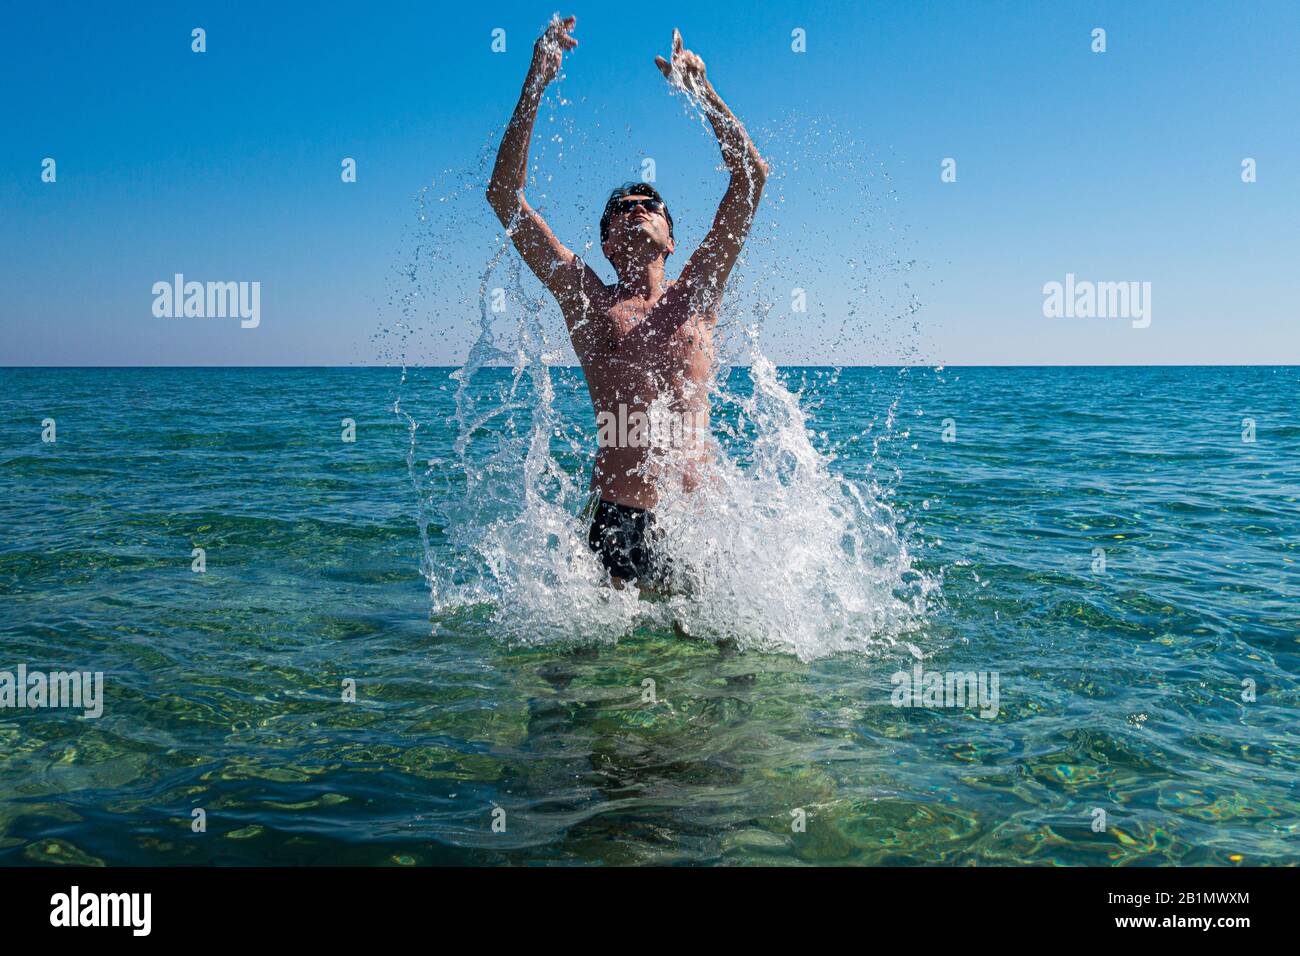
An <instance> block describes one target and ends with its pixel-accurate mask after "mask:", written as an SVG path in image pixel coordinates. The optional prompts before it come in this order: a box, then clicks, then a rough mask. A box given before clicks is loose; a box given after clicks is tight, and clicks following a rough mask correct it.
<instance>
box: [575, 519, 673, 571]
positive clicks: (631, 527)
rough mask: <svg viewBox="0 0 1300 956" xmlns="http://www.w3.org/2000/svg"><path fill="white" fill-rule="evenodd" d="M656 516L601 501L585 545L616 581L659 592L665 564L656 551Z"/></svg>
mask: <svg viewBox="0 0 1300 956" xmlns="http://www.w3.org/2000/svg"><path fill="white" fill-rule="evenodd" d="M654 520H655V516H654V513H653V512H651V511H647V510H646V509H645V508H633V507H632V506H631V505H620V504H615V503H614V502H612V501H606V500H605V499H603V498H602V499H600V501H598V502H597V503H596V510H595V513H594V514H593V515H592V519H591V528H590V530H588V532H587V544H588V545H590V546H591V550H593V551H595V552H596V554H598V555H599V556H600V561H601V563H602V564H603V565H605V568H606V570H608V571H609V573H610V574H611V575H613V576H614V577H616V578H623V579H624V580H627V581H631V580H634V579H635V580H636V581H637V582H638V583H639V584H641V585H647V586H650V587H654V588H662V587H664V586H665V585H666V583H667V578H668V562H667V561H666V560H665V558H664V556H663V553H662V548H660V547H656V545H657V541H656V537H657V536H656V534H655V527H654Z"/></svg>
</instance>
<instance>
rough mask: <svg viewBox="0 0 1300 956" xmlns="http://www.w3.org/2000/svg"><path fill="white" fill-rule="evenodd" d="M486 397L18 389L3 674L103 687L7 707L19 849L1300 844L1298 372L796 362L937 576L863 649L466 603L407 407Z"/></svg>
mask: <svg viewBox="0 0 1300 956" xmlns="http://www.w3.org/2000/svg"><path fill="white" fill-rule="evenodd" d="M448 372H449V370H423V371H421V372H419V373H418V374H414V375H413V376H412V379H411V380H410V381H409V382H408V383H407V384H406V385H405V386H402V387H401V388H400V389H399V386H398V373H397V372H396V371H393V370H121V371H117V370H35V369H33V370H4V371H0V383H3V389H2V390H0V396H2V397H0V403H2V409H3V416H2V424H0V436H2V444H0V521H2V522H3V524H2V525H0V526H2V527H3V528H4V533H3V536H0V602H2V603H0V607H2V608H3V611H2V612H0V613H2V615H3V616H2V618H0V643H2V647H3V659H2V660H0V669H13V668H15V667H16V666H17V664H19V663H26V664H27V665H28V666H29V668H32V669H44V670H58V669H80V670H87V669H88V670H102V671H103V672H104V674H105V683H106V702H105V711H104V715H103V716H102V717H101V718H99V719H98V720H80V719H77V718H76V717H75V716H73V715H72V714H69V713H66V712H61V711H53V710H44V711H26V712H22V713H18V714H15V713H14V712H13V711H7V712H3V711H0V742H2V744H3V745H2V746H0V862H4V863H10V864H14V863H24V862H89V863H93V862H104V863H109V864H123V863H134V864H148V863H376V864H411V863H417V864H418V863H485V864H487V863H548V862H550V863H556V862H561V863H562V862H568V863H636V862H657V863H680V862H689V863H755V862H758V863H774V864H787V863H790V864H799V863H834V864H841V863H858V864H872V863H886V864H920V863H945V864H970V863H1021V862H1026V863H1037V864H1121V863H1144V864H1158V863H1185V864H1186V863H1193V864H1195V863H1209V864H1214V863H1224V864H1231V863H1238V862H1240V863H1245V864H1258V863H1266V864H1284V863H1294V862H1295V861H1296V859H1297V851H1296V839H1297V836H1298V835H1300V834H1297V829H1298V828H1300V797H1298V796H1297V793H1296V776H1297V769H1298V764H1300V734H1298V733H1297V729H1296V728H1297V721H1296V715H1297V710H1296V707H1297V702H1298V697H1300V695H1298V694H1297V680H1296V673H1297V651H1298V650H1300V644H1298V643H1297V641H1298V640H1300V575H1298V574H1297V565H1296V561H1297V557H1298V551H1300V500H1298V499H1300V454H1298V452H1300V413H1298V412H1297V409H1298V408H1300V402H1297V399H1298V398H1300V371H1298V370H1296V369H1291V368H1287V369H1268V368H1260V369H1023V370H1020V369H1004V370H998V369H947V370H944V371H940V372H935V371H932V370H926V369H914V370H911V371H908V372H899V371H898V370H894V369H850V370H845V371H844V372H843V373H842V374H841V375H840V376H839V377H838V378H837V379H834V380H832V379H830V378H829V377H827V376H826V375H823V376H822V378H821V379H817V378H816V375H815V373H814V372H813V371H807V372H805V371H794V372H791V371H789V370H786V372H785V375H786V376H787V378H790V379H791V381H792V382H793V384H796V385H797V384H798V383H799V382H800V381H804V380H807V381H811V382H813V383H814V384H813V385H811V386H810V388H809V391H808V393H807V400H806V401H805V403H804V404H805V408H806V409H807V410H808V412H809V414H810V416H811V420H810V422H809V424H810V426H811V427H812V428H813V429H814V430H815V431H816V432H818V433H821V432H823V431H824V432H825V433H826V434H825V437H824V438H823V437H820V434H819V437H817V438H816V440H815V443H816V444H817V445H818V447H819V448H821V449H823V450H826V451H833V452H834V453H835V455H836V458H835V460H834V461H833V462H832V463H831V465H830V468H831V469H832V470H833V471H834V472H835V473H837V474H840V475H845V476H849V477H851V478H852V479H853V480H855V481H861V482H863V483H864V484H866V483H875V484H877V485H878V486H879V491H880V494H881V495H882V496H883V497H884V498H885V499H887V500H888V502H889V507H890V508H891V509H892V511H893V513H894V514H895V515H896V516H897V520H898V535H899V541H898V543H899V545H900V546H906V547H907V548H908V549H909V555H910V557H909V561H910V563H911V564H912V565H913V566H914V568H915V569H916V571H917V573H919V574H922V575H925V576H927V578H931V579H933V580H934V581H936V582H937V584H936V587H935V588H934V590H933V591H932V592H931V593H930V594H929V595H928V596H927V598H926V600H925V602H924V604H925V608H924V613H922V614H918V615H916V616H915V617H913V618H908V619H906V620H903V621H902V622H901V623H900V626H899V628H898V630H897V633H895V634H893V635H892V637H893V638H895V639H893V640H889V641H884V640H882V641H863V642H862V646H861V648H859V649H856V650H844V649H839V648H836V647H830V648H827V652H826V653H816V652H814V653H796V651H800V652H803V651H807V650H808V647H807V646H806V645H801V646H800V647H798V648H793V649H791V650H789V651H781V650H779V649H756V648H743V649H738V648H735V647H731V646H729V645H727V646H721V647H720V646H718V645H716V644H714V643H710V642H708V641H684V640H680V639H677V638H674V637H673V636H672V633H671V631H670V630H669V629H667V628H664V627H658V626H655V625H654V623H653V621H648V622H647V621H643V622H641V623H639V624H638V625H637V626H636V628H635V630H634V631H633V633H631V634H630V635H625V636H621V637H619V639H618V640H617V643H612V642H611V641H610V640H609V637H610V635H609V634H606V633H602V634H599V635H593V637H596V638H599V640H593V641H590V642H586V643H585V644H577V645H575V644H574V643H573V642H571V641H562V640H544V641H532V642H530V641H528V640H527V639H526V638H527V633H526V622H527V617H526V616H525V617H524V618H523V619H522V621H523V622H524V625H525V626H524V629H523V630H521V629H520V628H521V624H520V619H513V620H512V621H510V622H509V624H510V627H509V628H503V625H502V624H501V623H500V612H501V608H499V607H495V606H494V605H493V603H492V601H491V600H490V597H491V593H490V591H489V592H487V599H485V600H481V601H477V602H475V601H458V602H448V601H445V600H441V599H440V600H438V601H437V602H436V603H435V602H431V589H430V582H429V581H427V580H426V579H425V577H424V576H422V574H421V564H422V561H423V562H425V563H426V565H428V566H429V570H430V573H431V578H432V580H433V581H434V582H436V583H441V584H442V585H443V586H444V587H443V597H445V593H446V590H447V588H448V587H450V586H451V585H452V584H454V583H456V582H457V581H458V580H460V581H461V583H464V580H465V579H467V578H468V577H469V576H470V574H469V570H467V569H468V568H469V566H468V565H464V564H463V563H458V561H457V559H456V558H455V555H454V552H455V551H456V547H457V546H456V543H455V542H452V541H451V540H449V538H450V536H451V535H454V534H455V533H456V529H455V528H450V529H449V528H448V527H446V526H444V525H443V524H441V523H440V515H441V514H442V512H444V511H448V510H450V511H454V510H455V507H454V506H455V505H456V503H457V502H461V501H463V500H464V497H463V496H464V495H465V488H464V486H463V484H458V481H459V480H460V479H458V478H457V477H456V475H454V474H449V475H448V476H446V477H445V480H444V482H443V484H441V485H440V484H438V483H437V482H434V483H433V484H431V485H429V486H427V487H426V488H425V493H426V498H425V501H424V506H425V516H426V518H428V519H429V522H430V523H429V525H428V528H427V533H428V547H427V550H426V548H425V546H424V545H422V543H421V540H420V534H419V530H418V524H417V504H418V503H419V502H420V501H421V499H420V497H419V496H417V493H416V491H415V489H414V488H413V487H412V472H410V471H408V468H407V460H406V459H407V454H408V452H409V451H410V441H409V434H408V430H407V427H406V424H405V423H404V422H403V420H402V419H401V418H399V417H398V416H397V415H395V414H393V410H392V408H393V402H394V399H395V398H396V397H397V396H398V395H399V393H400V395H401V396H402V401H403V404H404V406H406V407H418V408H419V409H420V413H421V414H420V421H421V428H420V430H419V435H420V444H419V448H418V451H419V455H420V457H421V462H423V460H424V458H425V457H426V456H427V457H438V456H439V455H442V456H454V455H455V449H454V447H453V446H454V442H455V439H456V438H457V436H458V429H457V427H456V426H455V425H454V424H449V423H447V421H448V419H450V418H451V417H452V415H453V413H454V410H455V409H454V397H455V390H454V389H455V383H453V382H450V381H449V380H448V379H447V377H446V376H447V374H448ZM493 374H495V373H493ZM507 374H508V373H506V372H501V373H500V375H501V378H502V379H504V377H505V376H506V375H507ZM732 374H733V377H735V376H743V375H744V374H745V373H744V371H743V370H737V371H734V372H733V373H732ZM737 388H738V389H741V390H743V382H741V383H740V384H738V385H737ZM582 400H585V399H583V398H582V396H581V395H580V393H578V392H576V391H574V390H572V389H560V390H558V394H557V399H556V401H557V403H559V404H561V405H564V406H565V407H566V409H567V411H568V413H569V414H570V415H571V416H572V417H574V418H577V417H580V416H581V414H582V411H583V410H582V407H581V401H582ZM894 403H897V404H896V418H897V424H896V425H895V426H893V427H891V428H883V427H873V430H872V431H871V432H869V433H867V437H865V438H858V437H855V436H859V435H862V434H863V432H864V430H865V429H866V428H867V426H868V425H872V424H873V423H876V424H878V423H880V422H881V419H882V417H883V416H885V414H886V409H887V408H889V407H891V406H894ZM570 406H571V407H570ZM918 412H921V413H923V414H918ZM47 416H49V417H53V418H55V419H56V421H57V428H58V442H57V443H56V444H54V445H45V444H42V443H41V441H40V423H41V420H42V419H43V418H45V417H47ZM345 417H351V418H354V419H355V420H356V422H357V442H356V443H355V444H345V443H343V442H342V441H340V432H341V427H340V420H341V419H343V418H345ZM1246 417H1251V418H1254V419H1255V420H1256V422H1257V441H1256V442H1255V443H1253V444H1244V443H1242V441H1241V429H1242V425H1241V421H1242V419H1243V418H1246ZM945 418H952V419H953V420H954V421H955V423H956V427H957V441H956V442H953V443H945V442H943V441H941V437H940V436H941V431H942V428H943V425H942V422H943V419H945ZM440 423H441V424H440ZM491 427H495V426H491ZM501 427H505V425H504V424H503V425H502V426H501ZM882 435H883V436H884V437H883V438H882V440H880V441H879V442H877V441H876V440H875V439H876V438H880V437H881V436H882ZM740 444H741V445H742V446H743V442H741V443H740ZM471 447H475V446H473V445H471ZM742 453H743V448H739V449H738V450H737V454H738V455H740V454H742ZM556 461H558V462H559V463H560V464H561V465H562V467H563V468H564V469H566V470H567V471H568V472H569V473H571V474H572V476H573V478H574V481H575V482H577V483H578V485H579V486H580V485H582V484H584V483H585V476H584V475H583V473H582V469H583V468H584V467H588V466H589V463H587V462H585V461H584V459H583V457H582V456H581V455H580V454H576V453H572V452H566V451H565V446H564V443H563V442H559V443H558V447H557V449H556ZM422 467H423V466H422V464H421V465H417V467H416V468H415V469H414V472H415V473H416V474H417V475H418V474H419V473H420V472H421V470H422ZM442 505H449V506H451V507H449V508H443V507H442ZM462 530H463V529H462ZM196 546H201V547H204V548H205V549H206V550H207V573H206V574H202V575H199V574H194V573H192V572H191V571H190V561H191V557H190V552H191V549H192V548H193V547H196ZM1098 547H1100V548H1104V549H1105V552H1106V561H1107V567H1106V573H1105V574H1104V575H1100V574H1097V573H1095V572H1094V571H1093V562H1094V560H1095V556H1094V551H1093V549H1094V548H1098ZM457 575H460V578H458V577H457ZM431 606H432V610H431ZM823 612H824V609H823V608H817V607H811V606H810V607H809V617H810V619H811V621H812V623H813V625H814V627H813V630H814V631H815V624H816V621H817V619H818V618H817V615H818V614H820V613H823ZM891 620H897V619H895V618H891ZM503 633H508V636H509V640H503V639H502V637H503ZM869 636H870V635H867V637H869ZM814 650H815V649H814ZM913 650H915V651H916V652H917V653H920V654H921V655H923V657H924V661H923V663H924V666H925V667H926V668H927V669H931V670H939V671H950V670H960V671H967V670H974V671H995V672H997V673H998V674H999V676H1000V710H999V713H998V716H997V717H996V718H995V719H993V720H985V719H981V718H980V717H979V716H978V714H977V713H976V711H974V710H971V709H943V708H920V709H901V708H896V707H894V706H891V704H890V695H891V691H892V689H893V686H892V684H891V680H890V677H891V675H892V674H893V673H894V672H896V671H898V670H900V669H910V667H911V666H912V663H913ZM345 678H352V679H355V680H356V682H357V689H358V698H359V700H358V703H356V704H344V703H342V702H341V701H340V683H341V681H343V680H344V679H345ZM647 678H649V679H652V680H653V681H654V682H655V691H656V696H657V702H656V703H654V704H646V703H643V693H644V691H643V681H645V680H646V679H647ZM1246 678H1250V679H1253V680H1254V681H1256V683H1257V686H1258V699H1257V701H1255V702H1253V703H1244V702H1243V701H1242V700H1241V690H1242V681H1243V679H1246ZM494 806H496V807H500V808H502V809H504V810H505V812H506V832H505V833H494V832H492V829H491V823H492V811H493V808H494ZM196 807H202V808H204V810H205V811H206V813H207V819H208V832H207V833H206V834H194V833H192V832H191V831H190V814H191V811H192V810H193V809H194V808H196ZM795 808H802V809H804V810H805V811H806V812H807V815H808V824H807V832H806V833H798V834H796V833H792V832H791V826H790V824H791V815H790V814H791V810H792V809H795ZM1097 808H1100V809H1104V810H1105V811H1106V814H1107V816H1108V829H1107V831H1106V832H1104V833H1095V832H1093V830H1092V829H1091V824H1092V822H1093V819H1094V817H1093V810H1094V809H1097Z"/></svg>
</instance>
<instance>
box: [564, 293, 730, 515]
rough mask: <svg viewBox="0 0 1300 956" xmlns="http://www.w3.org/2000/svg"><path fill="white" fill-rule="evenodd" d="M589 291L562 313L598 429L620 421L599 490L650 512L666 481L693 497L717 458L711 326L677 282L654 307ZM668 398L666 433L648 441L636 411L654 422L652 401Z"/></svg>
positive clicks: (598, 477)
mask: <svg viewBox="0 0 1300 956" xmlns="http://www.w3.org/2000/svg"><path fill="white" fill-rule="evenodd" d="M584 286H585V288H584V289H583V290H582V291H583V293H584V294H583V295H579V296H575V297H574V298H573V299H572V300H571V301H569V302H567V303H561V306H562V308H563V310H564V313H565V319H566V321H567V323H568V326H569V331H570V335H571V337H572V339H573V347H574V350H575V351H576V352H577V355H578V359H579V361H581V362H582V369H583V373H584V375H585V376H586V379H587V388H588V390H589V392H590V393H591V402H592V407H593V410H594V411H595V413H596V417H597V424H598V426H599V425H600V424H601V423H602V421H604V422H605V423H609V422H611V421H612V422H615V423H618V425H616V426H615V427H614V428H613V429H612V430H611V429H609V428H606V429H605V430H604V431H603V432H602V433H601V434H602V435H603V436H604V439H603V440H602V441H601V447H600V448H599V450H598V451H597V454H596V464H595V467H594V469H593V472H592V489H593V490H594V491H597V492H599V494H600V497H601V498H603V499H605V500H606V501H613V502H616V503H618V504H623V505H631V506H633V507H636V508H647V509H650V508H653V507H654V506H655V505H656V503H657V502H658V491H657V489H658V487H659V486H661V484H662V483H663V482H671V483H674V484H679V485H681V486H683V487H684V489H685V490H686V491H691V490H693V489H694V487H695V486H696V485H697V484H698V483H699V480H700V474H699V472H700V468H701V466H702V465H704V464H706V463H707V461H708V460H709V458H710V456H709V454H708V437H709V428H708V424H709V419H708V415H709V397H708V391H709V380H710V376H711V375H712V373H713V364H714V343H713V326H714V319H713V317H712V316H711V315H707V314H700V313H698V312H696V311H695V310H693V309H692V307H691V306H692V304H691V302H690V298H689V296H687V295H685V294H684V291H683V290H682V289H681V287H680V286H679V285H678V284H677V283H675V282H670V283H668V284H667V288H666V290H665V291H664V293H663V294H662V295H660V296H659V297H658V298H657V299H653V300H652V299H651V298H649V297H644V296H637V295H628V294H625V293H623V292H622V291H621V290H620V289H618V287H617V286H607V285H604V284H603V283H601V284H600V286H599V287H598V288H593V287H592V284H590V283H584ZM661 395H663V396H664V398H665V401H663V402H661V403H660V407H659V408H658V411H659V414H657V415H655V416H654V422H655V423H656V425H658V426H660V427H658V428H656V429H655V432H654V434H653V435H648V434H646V433H645V432H644V431H642V430H640V429H638V428H637V427H635V426H636V423H637V422H638V421H639V419H638V418H637V413H640V414H641V415H644V416H646V419H645V420H646V421H649V420H650V416H651V407H650V406H651V403H652V402H654V401H655V399H657V398H659V397H660V396H661ZM663 406H666V408H664V407H663ZM664 412H666V413H667V414H668V415H669V416H671V417H672V423H671V426H670V427H666V426H668V422H666V421H665V418H664ZM611 416H612V418H611ZM624 425H626V426H627V427H626V428H625V427H623V426H624ZM611 432H612V434H611ZM611 439H612V440H611ZM652 441H653V444H652Z"/></svg>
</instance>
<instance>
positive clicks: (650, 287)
mask: <svg viewBox="0 0 1300 956" xmlns="http://www.w3.org/2000/svg"><path fill="white" fill-rule="evenodd" d="M664 287H665V286H664V261H663V259H661V258H655V259H652V260H650V261H649V262H640V263H636V264H635V265H631V266H629V267H627V268H625V269H624V270H623V271H622V272H620V273H619V274H618V285H617V287H616V288H617V289H618V291H619V292H620V293H622V294H624V295H635V296H640V297H641V298H643V299H656V298H658V297H659V296H660V295H662V294H663V291H664Z"/></svg>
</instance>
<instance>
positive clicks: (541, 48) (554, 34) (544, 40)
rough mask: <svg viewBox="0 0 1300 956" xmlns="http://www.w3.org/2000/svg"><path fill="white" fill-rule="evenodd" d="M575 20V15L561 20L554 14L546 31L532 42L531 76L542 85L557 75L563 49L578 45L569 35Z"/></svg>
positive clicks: (575, 22) (576, 20)
mask: <svg viewBox="0 0 1300 956" xmlns="http://www.w3.org/2000/svg"><path fill="white" fill-rule="evenodd" d="M577 22H578V18H577V17H569V18H568V19H566V20H561V19H560V18H559V16H556V17H555V18H553V19H552V20H551V22H550V25H549V26H547V28H546V32H545V33H543V34H542V35H541V36H540V37H538V38H537V42H536V43H535V44H533V67H532V69H533V76H534V77H536V79H537V81H538V82H539V83H541V84H542V85H546V84H547V83H550V82H551V80H553V79H555V78H556V77H557V76H558V75H559V73H560V64H561V62H562V61H563V58H564V51H565V50H572V49H573V48H574V47H575V46H577V45H578V41H577V40H575V39H574V38H573V37H572V36H570V33H571V32H572V31H573V28H574V26H575V25H576V24H577Z"/></svg>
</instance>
